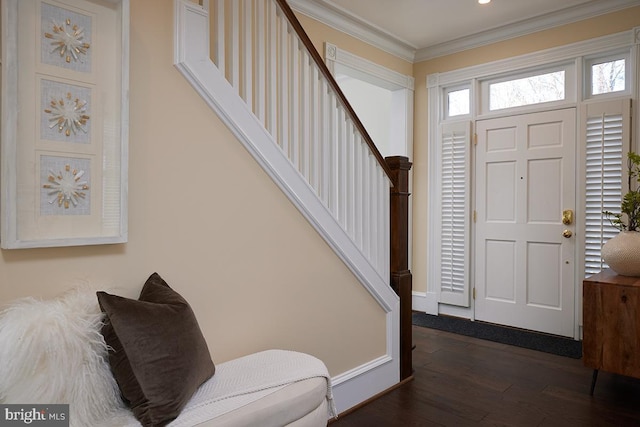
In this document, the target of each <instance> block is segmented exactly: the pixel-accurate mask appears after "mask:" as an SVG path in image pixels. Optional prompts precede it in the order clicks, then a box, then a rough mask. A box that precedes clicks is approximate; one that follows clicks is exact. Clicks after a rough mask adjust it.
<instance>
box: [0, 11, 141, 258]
mask: <svg viewBox="0 0 640 427" xmlns="http://www.w3.org/2000/svg"><path fill="white" fill-rule="evenodd" d="M1 16H2V105H1V108H2V115H1V151H0V172H1V180H0V191H1V194H0V196H1V198H0V204H1V205H0V222H1V228H0V245H1V247H2V248H4V249H14V248H35V247H52V246H78V245H96V244H109V243H123V242H126V241H127V157H128V115H129V108H128V85H129V59H128V58H129V48H128V43H129V0H3V1H2V9H1Z"/></svg>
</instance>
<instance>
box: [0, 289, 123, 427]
mask: <svg viewBox="0 0 640 427" xmlns="http://www.w3.org/2000/svg"><path fill="white" fill-rule="evenodd" d="M102 322H103V314H102V312H101V311H100V307H99V306H98V301H97V298H96V294H95V290H90V289H87V288H78V289H74V290H72V291H69V292H67V293H65V294H64V295H62V296H60V297H58V298H56V299H53V300H48V301H46V300H45V301H43V300H38V299H35V298H24V299H20V300H17V301H15V302H13V303H11V304H9V306H8V307H7V308H6V309H5V310H3V311H2V312H0V402H2V403H16V404H21V403H24V404H54V403H68V404H69V412H70V414H69V418H70V424H71V426H78V427H80V426H82V427H86V426H91V425H96V424H98V420H102V419H104V418H105V417H108V416H109V415H110V414H112V413H113V412H114V411H116V410H119V409H122V407H123V403H122V399H121V397H120V390H119V389H118V385H117V383H116V381H115V379H114V378H113V374H112V373H111V369H110V367H109V362H108V358H107V357H108V356H107V345H106V344H105V342H104V338H103V337H102V334H101V332H100V330H101V327H102Z"/></svg>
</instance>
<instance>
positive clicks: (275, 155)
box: [174, 0, 400, 412]
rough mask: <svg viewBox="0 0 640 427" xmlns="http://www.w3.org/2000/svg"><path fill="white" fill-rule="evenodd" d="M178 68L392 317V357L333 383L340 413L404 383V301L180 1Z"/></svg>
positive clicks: (204, 23) (200, 12)
mask: <svg viewBox="0 0 640 427" xmlns="http://www.w3.org/2000/svg"><path fill="white" fill-rule="evenodd" d="M174 4H175V16H174V65H175V67H176V68H177V69H178V70H179V71H180V72H181V73H182V75H183V76H184V77H185V78H186V80H187V81H188V82H189V83H190V84H191V86H192V87H193V88H194V89H195V90H196V92H197V93H198V94H199V95H200V96H201V97H202V98H203V99H204V101H205V102H206V104H207V105H208V106H209V107H210V108H211V109H212V110H213V111H214V112H215V113H216V114H217V115H218V117H219V118H220V119H221V120H222V121H223V123H225V125H226V126H227V127H228V128H229V129H230V130H231V132H232V133H233V134H234V135H235V136H236V137H237V139H238V140H239V141H240V142H241V143H242V144H243V146H244V147H245V148H246V149H247V151H248V152H249V153H250V154H251V155H252V156H253V158H254V159H255V160H256V162H258V164H259V165H260V166H261V167H262V169H263V170H264V171H265V172H266V173H267V175H269V177H270V178H271V179H272V180H273V181H274V182H275V184H276V185H277V186H278V187H279V188H280V189H281V190H282V192H283V193H284V194H285V195H286V196H287V197H288V198H289V200H290V201H291V202H292V203H293V205H294V206H295V207H296V208H297V209H298V210H299V211H300V213H301V214H302V215H303V216H304V217H305V218H306V219H307V221H309V223H310V224H311V225H312V226H313V228H314V229H315V230H316V231H317V232H318V233H319V234H320V236H322V238H323V239H324V240H325V241H326V242H327V244H328V245H329V246H330V247H331V248H332V249H333V251H334V252H335V253H336V255H337V256H338V257H339V258H340V259H341V260H342V261H343V262H344V263H345V265H346V266H347V267H348V268H349V269H350V270H351V271H352V273H353V274H354V275H355V276H356V277H357V278H358V280H359V281H360V283H361V284H362V285H363V286H364V288H365V289H366V290H367V291H368V292H369V293H370V294H371V295H372V296H373V297H374V299H375V300H376V301H377V303H378V304H379V305H380V307H381V308H382V309H383V310H384V311H385V313H386V343H387V346H386V354H385V355H383V356H381V357H379V358H377V359H374V360H371V361H369V362H367V363H365V364H363V365H361V366H358V367H356V368H354V369H352V370H350V371H348V372H345V373H342V374H340V375H337V376H336V377H334V378H333V379H332V383H333V393H334V398H335V402H336V407H337V410H338V412H344V411H345V410H348V409H350V408H352V407H354V406H355V405H357V404H359V403H362V402H364V401H366V400H367V399H369V398H371V397H373V396H375V395H376V394H378V393H380V392H382V391H384V390H386V389H388V388H390V387H392V386H394V385H395V384H397V383H398V382H399V378H400V375H399V372H400V368H399V355H400V353H399V347H400V337H399V334H400V322H399V313H400V300H399V298H398V296H397V295H396V293H395V292H394V291H393V290H392V289H391V287H390V284H389V280H390V279H389V278H383V277H381V276H380V274H378V272H377V271H376V269H375V268H374V267H373V266H372V265H371V263H370V262H369V260H368V259H367V258H366V257H365V255H364V254H363V253H362V252H361V251H360V249H359V248H358V247H357V246H356V244H355V243H354V242H353V241H352V239H351V238H350V236H349V235H348V234H347V232H346V231H345V230H344V229H343V228H342V226H341V225H340V224H339V223H338V221H337V220H336V219H335V218H334V217H333V215H332V214H331V212H330V211H329V210H328V209H327V208H326V207H325V205H324V204H323V203H322V201H321V199H320V198H319V197H318V196H317V194H316V192H315V191H314V190H313V188H312V187H311V186H310V185H309V184H308V183H307V181H306V180H305V178H304V177H303V176H302V175H301V174H300V173H299V172H298V170H296V169H295V167H294V166H293V165H292V164H291V162H290V161H289V159H288V158H287V157H286V156H285V155H284V153H283V152H282V150H281V148H280V147H279V146H278V144H277V143H276V142H275V141H274V140H273V137H272V136H271V135H270V134H269V133H268V132H267V130H266V129H265V128H264V126H263V125H262V124H261V123H260V122H259V121H258V120H257V118H256V117H255V115H254V114H253V113H252V112H251V110H250V109H249V107H248V106H247V104H246V103H245V102H244V101H243V100H242V98H241V97H240V96H239V95H238V94H237V93H236V91H235V90H234V89H233V87H232V86H231V85H230V84H229V82H228V81H227V80H226V79H225V78H224V76H223V75H222V73H220V71H219V70H218V68H217V67H216V65H215V64H214V63H213V62H212V61H211V59H210V58H209V25H208V22H209V17H208V11H207V10H205V9H204V8H202V7H201V6H199V5H197V4H195V3H191V2H189V1H187V0H174Z"/></svg>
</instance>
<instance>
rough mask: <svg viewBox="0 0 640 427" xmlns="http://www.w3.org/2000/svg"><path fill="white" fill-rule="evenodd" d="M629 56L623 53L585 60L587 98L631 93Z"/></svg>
mask: <svg viewBox="0 0 640 427" xmlns="http://www.w3.org/2000/svg"><path fill="white" fill-rule="evenodd" d="M628 56H629V55H628V53H621V54H617V55H608V56H604V57H595V58H589V59H587V60H585V73H586V83H587V84H586V85H585V86H586V87H585V90H586V94H585V95H586V97H587V98H589V97H595V96H601V95H606V94H610V93H611V94H620V93H624V92H629V90H630V89H629V84H628V82H627V75H628V71H629V58H628Z"/></svg>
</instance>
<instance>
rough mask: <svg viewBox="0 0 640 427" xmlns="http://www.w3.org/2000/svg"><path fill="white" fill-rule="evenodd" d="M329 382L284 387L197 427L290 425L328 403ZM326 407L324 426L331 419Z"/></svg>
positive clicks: (317, 380)
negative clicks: (326, 401)
mask: <svg viewBox="0 0 640 427" xmlns="http://www.w3.org/2000/svg"><path fill="white" fill-rule="evenodd" d="M326 397H327V380H326V379H325V378H322V377H315V378H309V379H306V380H303V381H298V382H295V383H293V384H290V385H288V386H286V387H283V388H281V389H280V390H278V391H276V392H275V393H271V394H269V395H267V396H265V397H263V398H261V399H259V400H256V401H255V402H252V403H250V404H249V405H246V406H242V407H240V408H238V409H236V410H234V411H231V412H227V413H226V414H224V415H221V416H219V417H217V418H214V419H212V420H211V421H209V422H207V423H202V424H198V425H197V426H198V427H208V426H209V425H210V426H214V425H215V426H216V427H241V426H258V425H259V426H261V427H280V426H285V425H287V424H291V423H293V422H295V421H297V420H299V419H301V418H303V417H305V416H306V415H307V414H309V413H311V412H313V411H314V410H315V409H316V408H317V407H318V406H320V405H321V404H322V403H323V402H325V400H326ZM328 414H329V412H328V409H327V408H326V406H325V412H324V414H323V415H324V422H325V423H324V424H325V425H326V421H327V419H328Z"/></svg>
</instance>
